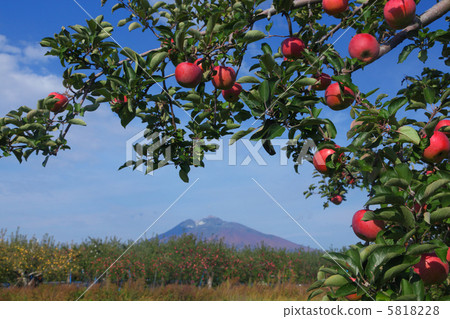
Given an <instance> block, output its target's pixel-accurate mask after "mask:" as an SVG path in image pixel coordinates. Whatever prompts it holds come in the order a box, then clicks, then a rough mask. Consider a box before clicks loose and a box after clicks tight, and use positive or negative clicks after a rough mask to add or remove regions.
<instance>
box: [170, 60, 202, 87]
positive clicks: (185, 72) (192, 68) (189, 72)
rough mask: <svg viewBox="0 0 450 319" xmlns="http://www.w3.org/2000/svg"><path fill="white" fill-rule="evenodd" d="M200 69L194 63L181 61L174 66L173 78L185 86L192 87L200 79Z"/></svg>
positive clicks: (197, 83) (198, 82)
mask: <svg viewBox="0 0 450 319" xmlns="http://www.w3.org/2000/svg"><path fill="white" fill-rule="evenodd" d="M202 75H203V72H202V69H200V67H199V66H198V65H196V64H194V63H190V62H182V63H180V64H178V65H177V67H176V68H175V79H176V80H177V82H178V84H179V85H181V86H182V87H185V88H190V89H193V88H195V87H196V86H197V85H199V84H200V82H201V81H202Z"/></svg>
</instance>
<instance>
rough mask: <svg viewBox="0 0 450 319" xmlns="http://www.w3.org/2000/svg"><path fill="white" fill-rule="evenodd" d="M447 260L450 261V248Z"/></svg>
mask: <svg viewBox="0 0 450 319" xmlns="http://www.w3.org/2000/svg"><path fill="white" fill-rule="evenodd" d="M447 262H449V263H450V248H449V249H448V250H447Z"/></svg>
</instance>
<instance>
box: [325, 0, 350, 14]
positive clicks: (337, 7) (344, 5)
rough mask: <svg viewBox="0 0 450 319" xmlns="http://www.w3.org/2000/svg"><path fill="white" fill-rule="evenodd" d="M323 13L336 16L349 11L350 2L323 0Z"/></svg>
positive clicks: (345, 0) (346, 0)
mask: <svg viewBox="0 0 450 319" xmlns="http://www.w3.org/2000/svg"><path fill="white" fill-rule="evenodd" d="M322 8H323V11H325V12H326V13H328V14H329V15H332V16H335V15H338V14H339V13H341V12H344V11H346V10H347V9H348V0H322Z"/></svg>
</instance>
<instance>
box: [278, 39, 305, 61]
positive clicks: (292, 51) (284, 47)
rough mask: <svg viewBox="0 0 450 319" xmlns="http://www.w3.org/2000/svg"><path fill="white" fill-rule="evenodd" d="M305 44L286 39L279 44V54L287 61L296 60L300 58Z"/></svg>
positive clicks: (296, 40) (300, 41)
mask: <svg viewBox="0 0 450 319" xmlns="http://www.w3.org/2000/svg"><path fill="white" fill-rule="evenodd" d="M303 50H305V44H304V43H303V41H302V40H300V39H299V38H288V39H286V40H284V41H283V42H282V43H281V53H283V55H284V56H285V57H286V58H287V59H298V58H301V57H302V52H303Z"/></svg>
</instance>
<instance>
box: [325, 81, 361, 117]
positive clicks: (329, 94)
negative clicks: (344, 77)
mask: <svg viewBox="0 0 450 319" xmlns="http://www.w3.org/2000/svg"><path fill="white" fill-rule="evenodd" d="M343 93H344V95H348V96H345V97H344V98H343V97H342V94H341V89H340V87H339V83H338V82H335V83H333V84H331V85H330V86H329V87H328V88H327V90H326V91H325V103H326V104H327V105H328V107H329V108H330V109H332V110H334V111H340V110H344V109H346V108H347V107H349V106H350V105H351V104H352V103H353V101H354V100H355V98H354V96H355V93H354V92H353V91H352V90H351V89H350V88H348V87H346V86H344V92H343ZM352 96H353V97H352Z"/></svg>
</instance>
